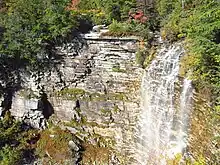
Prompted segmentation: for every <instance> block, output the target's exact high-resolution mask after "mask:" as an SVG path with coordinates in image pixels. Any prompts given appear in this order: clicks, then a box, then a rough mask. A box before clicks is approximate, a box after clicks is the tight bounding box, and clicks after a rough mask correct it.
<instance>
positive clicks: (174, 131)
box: [135, 44, 192, 165]
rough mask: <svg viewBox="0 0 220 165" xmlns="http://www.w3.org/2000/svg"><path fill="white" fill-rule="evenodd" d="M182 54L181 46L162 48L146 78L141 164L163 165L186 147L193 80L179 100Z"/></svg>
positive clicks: (139, 145) (139, 140)
mask: <svg viewBox="0 0 220 165" xmlns="http://www.w3.org/2000/svg"><path fill="white" fill-rule="evenodd" d="M183 53H184V50H183V49H182V47H181V45H180V44H175V45H172V46H170V47H168V48H166V47H163V48H161V50H160V51H159V52H158V54H157V56H156V58H155V59H154V60H153V61H152V63H151V64H150V66H149V67H148V68H147V69H146V71H145V74H144V76H143V79H142V87H141V93H142V111H141V114H140V119H139V123H138V128H137V130H138V133H137V135H136V136H137V142H136V145H137V146H136V151H135V152H136V153H135V154H136V159H137V160H138V162H139V164H142V165H148V164H149V165H152V164H153V165H154V164H155V165H164V164H166V159H169V158H170V157H171V156H174V155H175V154H177V153H181V152H182V150H183V149H184V148H185V147H186V145H187V144H186V143H187V139H186V137H187V129H188V121H189V113H190V107H191V101H190V100H191V95H192V87H191V81H190V80H187V79H185V80H184V82H183V85H182V91H181V94H180V97H179V99H177V98H176V90H175V84H176V83H177V82H178V81H179V78H178V73H179V59H180V57H181V55H182V54H183ZM179 82H180V81H179ZM180 83H181V82H180Z"/></svg>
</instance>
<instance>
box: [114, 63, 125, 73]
mask: <svg viewBox="0 0 220 165" xmlns="http://www.w3.org/2000/svg"><path fill="white" fill-rule="evenodd" d="M112 71H113V72H122V73H125V72H126V70H125V69H121V67H120V64H119V63H116V64H114V65H113V67H112Z"/></svg>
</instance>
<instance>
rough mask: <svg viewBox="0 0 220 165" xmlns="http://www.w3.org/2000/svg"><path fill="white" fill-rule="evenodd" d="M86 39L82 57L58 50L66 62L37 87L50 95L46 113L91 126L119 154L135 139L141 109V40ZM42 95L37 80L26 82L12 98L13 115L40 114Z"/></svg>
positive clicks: (97, 36) (69, 51) (81, 51)
mask: <svg viewBox="0 0 220 165" xmlns="http://www.w3.org/2000/svg"><path fill="white" fill-rule="evenodd" d="M94 34H95V35H94ZM82 39H83V43H84V45H83V47H82V49H81V50H80V51H79V52H74V51H71V50H70V49H68V48H65V49H64V48H59V52H60V57H62V59H63V61H62V62H61V63H60V64H59V65H58V67H57V68H56V70H54V71H52V72H51V73H50V74H49V73H48V74H46V75H45V76H44V79H43V80H42V81H41V83H40V84H39V86H41V87H43V89H44V91H45V93H46V94H47V96H48V100H46V101H47V103H46V104H43V108H45V106H46V109H51V110H52V111H54V113H55V115H56V116H57V117H58V118H59V119H60V120H61V121H71V120H74V121H77V122H79V121H82V120H83V121H84V122H85V121H86V122H87V123H90V124H91V123H93V124H91V125H92V126H91V127H89V128H90V129H92V131H93V132H94V133H96V134H99V135H101V136H108V137H111V138H114V139H115V141H116V147H118V149H119V150H120V149H121V148H123V147H126V143H127V142H128V143H130V142H131V141H132V140H133V139H132V138H133V136H132V133H131V132H132V129H133V126H135V122H136V120H137V115H138V112H139V109H140V108H139V107H140V106H139V103H140V98H139V97H140V94H139V92H140V89H139V87H140V81H141V77H142V74H143V70H142V69H141V68H140V67H139V66H137V64H135V52H136V50H137V48H138V39H137V38H135V37H130V38H111V37H101V36H100V35H99V34H98V33H92V34H87V35H85V36H83V37H82ZM70 45H71V44H70ZM38 96H39V90H38V89H37V85H35V83H34V80H33V78H30V77H27V80H26V82H25V83H24V89H23V90H21V91H19V92H18V93H17V94H16V95H15V96H14V98H13V103H12V109H11V113H12V115H14V116H16V117H18V118H21V117H22V116H24V114H25V113H26V112H27V111H29V110H36V111H39V110H42V108H41V107H42V106H40V103H41V102H42V100H40V99H39V97H38ZM122 144H123V145H122ZM125 150H126V149H125Z"/></svg>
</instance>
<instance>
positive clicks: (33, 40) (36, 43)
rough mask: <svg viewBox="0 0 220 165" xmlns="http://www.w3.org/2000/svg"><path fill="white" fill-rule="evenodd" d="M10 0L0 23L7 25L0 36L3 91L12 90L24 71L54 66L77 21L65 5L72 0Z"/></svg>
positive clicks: (28, 71) (1, 15)
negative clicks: (60, 47) (59, 48)
mask: <svg viewBox="0 0 220 165" xmlns="http://www.w3.org/2000/svg"><path fill="white" fill-rule="evenodd" d="M7 2H8V3H7V11H6V12H0V27H2V28H1V29H4V31H3V30H1V31H3V32H2V38H1V40H0V82H1V83H0V94H2V93H8V92H11V93H12V94H13V93H14V92H15V91H16V90H17V89H18V88H19V86H20V85H19V84H20V83H21V81H22V79H21V73H22V74H25V73H30V72H32V73H38V74H40V73H42V72H45V71H47V70H48V69H50V68H51V67H53V66H54V63H53V59H56V58H57V57H58V56H57V50H56V47H57V46H59V45H63V44H64V43H65V41H66V40H67V39H69V37H70V36H71V35H70V34H71V31H72V29H73V28H74V26H75V25H76V21H75V19H74V17H73V16H72V15H71V11H69V10H67V9H66V8H67V6H68V5H69V3H70V1H69V0H47V1H43V0H7ZM8 89H13V90H8ZM12 94H10V97H12ZM6 95H7V94H6ZM7 99H10V98H7ZM2 106H3V107H4V108H6V106H5V105H2ZM7 107H10V106H8V105H7Z"/></svg>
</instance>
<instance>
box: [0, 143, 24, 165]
mask: <svg viewBox="0 0 220 165" xmlns="http://www.w3.org/2000/svg"><path fill="white" fill-rule="evenodd" d="M21 154H22V153H21V151H20V150H18V149H14V148H13V147H10V146H8V145H6V146H5V147H3V148H2V149H1V150H0V165H15V164H18V163H19V161H20V160H21V158H22V155H21Z"/></svg>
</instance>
